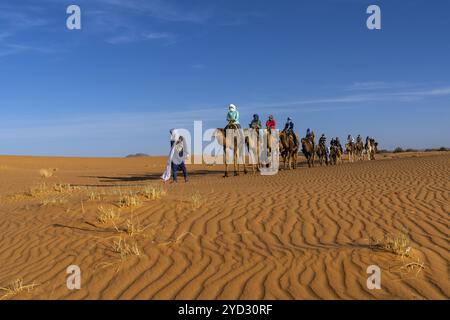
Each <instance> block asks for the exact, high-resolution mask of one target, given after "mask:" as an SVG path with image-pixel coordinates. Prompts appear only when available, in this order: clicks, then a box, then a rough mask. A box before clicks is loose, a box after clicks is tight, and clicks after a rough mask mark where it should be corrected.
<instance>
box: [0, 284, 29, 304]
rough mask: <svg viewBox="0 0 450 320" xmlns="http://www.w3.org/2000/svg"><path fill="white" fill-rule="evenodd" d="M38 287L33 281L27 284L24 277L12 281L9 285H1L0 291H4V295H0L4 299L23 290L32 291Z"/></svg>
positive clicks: (0, 298)
mask: <svg viewBox="0 0 450 320" xmlns="http://www.w3.org/2000/svg"><path fill="white" fill-rule="evenodd" d="M35 287H36V284H34V283H32V284H29V285H25V284H24V283H23V279H16V280H14V281H12V282H11V283H10V284H9V285H8V286H7V287H0V291H3V292H4V295H3V296H1V297H0V300H4V299H7V298H10V297H13V296H15V295H18V294H19V293H21V292H23V291H27V292H31V290H33V289H34V288H35Z"/></svg>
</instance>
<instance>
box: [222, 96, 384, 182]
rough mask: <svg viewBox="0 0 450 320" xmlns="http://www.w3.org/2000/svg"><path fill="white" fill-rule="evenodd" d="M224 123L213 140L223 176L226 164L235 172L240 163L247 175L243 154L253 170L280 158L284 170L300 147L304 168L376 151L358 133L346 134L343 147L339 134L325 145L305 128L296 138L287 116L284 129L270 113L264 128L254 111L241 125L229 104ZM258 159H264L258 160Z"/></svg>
mask: <svg viewBox="0 0 450 320" xmlns="http://www.w3.org/2000/svg"><path fill="white" fill-rule="evenodd" d="M227 122H228V124H227V126H226V127H225V128H217V129H216V130H215V133H214V136H215V138H216V141H217V142H218V143H219V145H221V146H222V147H223V152H224V156H225V162H224V163H225V174H224V177H228V166H229V165H230V164H233V166H234V175H239V172H240V171H241V168H240V167H241V165H242V166H243V169H244V173H245V174H247V173H248V170H247V161H245V158H246V155H247V156H248V159H249V165H251V167H252V171H253V173H255V172H257V171H261V170H262V169H263V168H267V167H269V166H270V165H271V161H274V159H276V160H278V159H279V160H280V161H282V162H283V164H284V166H283V168H284V169H295V168H296V167H297V166H298V161H297V158H298V155H299V153H300V148H301V152H302V153H303V155H304V156H305V158H306V163H307V165H308V167H314V165H315V163H316V162H318V164H319V165H321V166H324V165H325V166H328V165H338V164H340V163H342V162H343V161H344V154H346V155H347V157H348V159H347V160H348V162H350V163H353V162H355V161H363V160H365V159H367V160H375V154H376V153H377V152H378V149H377V148H378V142H376V141H375V139H374V138H371V137H369V136H367V137H366V140H365V143H363V139H362V137H361V135H358V137H357V139H356V142H355V140H354V138H353V136H352V135H348V137H347V143H346V144H345V149H344V148H343V147H342V145H341V142H340V140H339V137H334V138H332V139H331V141H330V144H329V146H327V143H326V137H325V134H322V135H321V136H320V138H319V142H318V144H316V136H315V133H314V132H313V131H312V130H310V129H308V130H307V132H306V136H305V137H304V138H301V139H300V137H299V135H298V134H296V133H295V132H294V123H293V121H292V119H291V118H288V119H287V122H286V124H285V126H284V129H283V130H281V131H279V132H278V131H277V130H276V123H275V119H274V117H273V116H272V115H270V116H269V117H268V120H267V121H266V126H265V128H263V126H262V123H261V120H260V119H259V116H258V115H257V114H254V115H253V120H252V121H251V123H250V124H249V128H242V127H241V125H240V123H239V112H238V110H237V108H236V106H235V105H233V104H231V105H230V106H229V110H228V114H227ZM230 154H232V156H230ZM262 158H264V161H261V160H262Z"/></svg>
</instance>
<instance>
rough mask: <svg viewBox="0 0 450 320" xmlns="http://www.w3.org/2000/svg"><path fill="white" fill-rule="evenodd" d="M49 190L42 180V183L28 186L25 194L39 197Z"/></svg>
mask: <svg viewBox="0 0 450 320" xmlns="http://www.w3.org/2000/svg"><path fill="white" fill-rule="evenodd" d="M49 192H50V191H49V188H48V186H47V184H46V183H45V182H42V183H40V184H38V185H37V186H35V187H32V188H30V190H29V191H28V192H26V193H25V194H26V195H27V196H30V197H39V196H42V195H46V194H48V193H49Z"/></svg>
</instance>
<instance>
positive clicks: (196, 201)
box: [191, 192, 203, 210]
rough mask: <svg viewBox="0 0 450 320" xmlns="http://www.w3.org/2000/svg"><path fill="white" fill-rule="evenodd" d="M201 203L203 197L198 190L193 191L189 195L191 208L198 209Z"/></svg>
mask: <svg viewBox="0 0 450 320" xmlns="http://www.w3.org/2000/svg"><path fill="white" fill-rule="evenodd" d="M202 204H203V198H202V196H201V194H200V193H199V192H196V193H194V194H193V195H192V196H191V205H192V209H194V210H196V209H199V208H200V207H201V206H202Z"/></svg>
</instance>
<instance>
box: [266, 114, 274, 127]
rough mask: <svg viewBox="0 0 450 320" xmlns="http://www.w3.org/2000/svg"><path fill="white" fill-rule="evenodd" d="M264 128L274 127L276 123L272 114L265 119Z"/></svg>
mask: <svg viewBox="0 0 450 320" xmlns="http://www.w3.org/2000/svg"><path fill="white" fill-rule="evenodd" d="M266 129H267V130H269V131H271V130H275V129H276V123H275V119H274V118H273V115H270V116H269V119H268V120H267V121H266Z"/></svg>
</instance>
